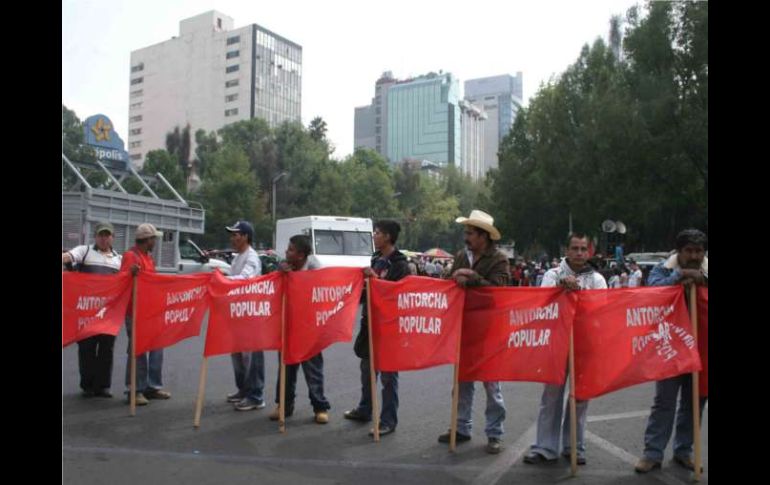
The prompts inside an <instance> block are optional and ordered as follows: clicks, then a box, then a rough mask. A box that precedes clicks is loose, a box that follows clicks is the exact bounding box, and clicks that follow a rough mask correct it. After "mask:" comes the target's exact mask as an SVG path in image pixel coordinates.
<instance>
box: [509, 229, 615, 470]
mask: <svg viewBox="0 0 770 485" xmlns="http://www.w3.org/2000/svg"><path fill="white" fill-rule="evenodd" d="M587 263H588V237H587V236H586V235H585V234H582V233H572V234H570V236H569V238H568V239H567V255H566V257H565V258H564V259H563V260H562V262H561V264H560V265H559V267H558V268H553V269H550V270H548V272H547V273H546V274H545V276H543V284H542V285H541V286H543V287H554V286H561V287H562V288H565V289H567V290H570V291H575V290H597V289H606V288H607V282H606V281H605V280H604V277H603V276H602V275H601V274H599V273H598V272H597V271H596V270H594V269H593V267H591V265H589V264H587ZM564 364H565V365H567V363H566V362H565V363H564ZM569 378H570V379H573V376H569ZM565 387H566V382H565V383H564V384H562V385H560V386H556V385H552V384H546V385H545V387H544V389H543V396H542V398H541V400H540V414H539V415H538V417H537V439H536V442H535V444H534V445H532V447H531V448H530V451H529V453H527V455H526V456H525V457H524V462H525V463H529V464H539V463H547V462H554V461H556V460H557V459H558V453H559V436H560V435H561V440H562V450H563V451H562V456H564V457H565V458H568V459H569V456H570V434H569V430H570V415H569V407H568V406H569V402H567V403H566V405H564V404H562V403H563V401H564V389H565ZM576 407H577V448H578V449H577V455H578V456H577V462H578V465H585V464H586V458H585V441H584V435H585V428H586V414H587V411H588V401H577V403H576ZM562 409H564V425H563V426H562Z"/></svg>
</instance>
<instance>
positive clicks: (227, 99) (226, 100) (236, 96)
mask: <svg viewBox="0 0 770 485" xmlns="http://www.w3.org/2000/svg"><path fill="white" fill-rule="evenodd" d="M236 99H238V95H237V94H230V95H229V96H225V102H226V103H229V102H230V101H235V100H236Z"/></svg>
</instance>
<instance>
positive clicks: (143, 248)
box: [120, 223, 171, 410]
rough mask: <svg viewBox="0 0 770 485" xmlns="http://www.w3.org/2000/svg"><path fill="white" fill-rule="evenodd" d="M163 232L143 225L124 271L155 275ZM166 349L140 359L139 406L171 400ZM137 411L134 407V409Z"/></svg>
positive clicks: (130, 318)
mask: <svg viewBox="0 0 770 485" xmlns="http://www.w3.org/2000/svg"><path fill="white" fill-rule="evenodd" d="M162 235H163V233H162V232H160V231H158V230H157V229H155V226H153V225H152V224H146V223H145V224H140V225H139V227H137V228H136V234H135V236H134V239H135V240H136V244H135V245H134V246H133V247H132V248H131V249H129V250H128V251H126V252H125V253H124V254H123V261H122V263H121V266H120V270H121V271H124V270H130V271H131V273H132V274H133V275H134V277H135V278H136V274H137V273H138V272H139V271H145V272H148V273H154V272H155V262H154V261H153V260H152V255H151V253H152V250H153V249H154V248H155V242H156V241H157V239H158V237H160V236H162ZM133 305H134V303H133V296H132V299H131V301H129V303H128V310H127V313H126V333H127V334H128V360H127V362H126V387H127V388H128V389H129V390H128V391H126V392H127V393H128V399H127V400H126V404H130V403H131V359H133V358H134V356H133V355H132V354H131V334H132V321H133V313H132V312H133ZM162 371H163V349H158V350H151V351H149V352H145V353H144V354H142V355H139V356H137V357H136V405H137V406H144V405H147V404H148V403H149V401H148V399H168V398H170V397H171V393H170V392H168V391H164V390H163V374H162ZM132 410H133V408H132Z"/></svg>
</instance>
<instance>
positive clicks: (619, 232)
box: [615, 221, 626, 234]
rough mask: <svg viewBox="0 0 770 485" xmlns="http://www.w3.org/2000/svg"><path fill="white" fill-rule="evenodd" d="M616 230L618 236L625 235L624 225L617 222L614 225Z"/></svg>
mask: <svg viewBox="0 0 770 485" xmlns="http://www.w3.org/2000/svg"><path fill="white" fill-rule="evenodd" d="M615 225H616V226H617V229H618V234H625V233H626V225H625V224H623V223H622V222H620V221H618V222H616V223H615Z"/></svg>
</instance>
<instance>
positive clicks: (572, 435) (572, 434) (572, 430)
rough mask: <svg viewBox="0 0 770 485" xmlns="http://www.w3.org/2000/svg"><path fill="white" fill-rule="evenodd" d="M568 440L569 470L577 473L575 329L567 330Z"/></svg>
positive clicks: (574, 473) (573, 473)
mask: <svg viewBox="0 0 770 485" xmlns="http://www.w3.org/2000/svg"><path fill="white" fill-rule="evenodd" d="M569 417H570V419H569V424H570V427H569V442H570V457H569V461H570V470H571V471H572V476H573V477H574V476H575V475H577V404H575V330H574V329H572V328H571V329H570V331H569Z"/></svg>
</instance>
